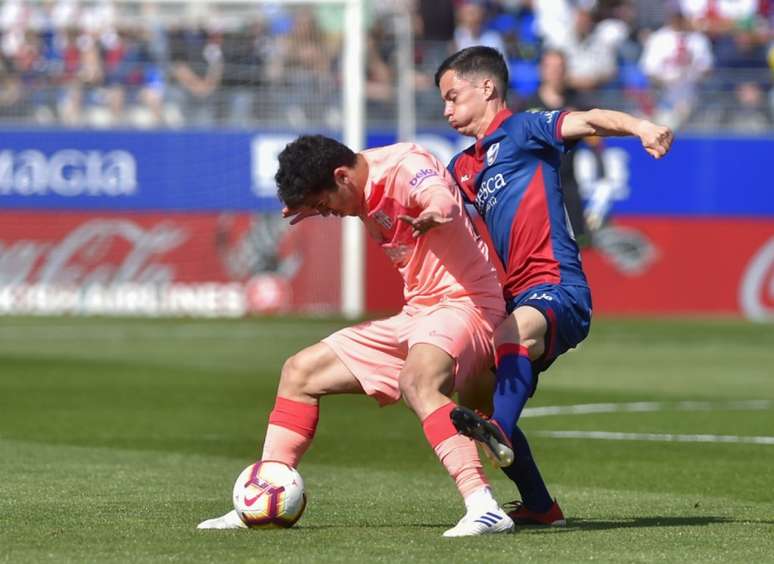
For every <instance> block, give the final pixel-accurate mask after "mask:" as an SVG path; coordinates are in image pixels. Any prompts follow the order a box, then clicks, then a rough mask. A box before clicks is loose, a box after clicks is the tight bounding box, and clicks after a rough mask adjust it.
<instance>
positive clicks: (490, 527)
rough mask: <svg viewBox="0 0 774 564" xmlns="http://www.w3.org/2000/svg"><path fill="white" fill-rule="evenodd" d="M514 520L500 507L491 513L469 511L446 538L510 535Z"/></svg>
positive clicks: (447, 533)
mask: <svg viewBox="0 0 774 564" xmlns="http://www.w3.org/2000/svg"><path fill="white" fill-rule="evenodd" d="M512 531H513V520H512V519H511V518H510V517H508V514H507V513H506V512H505V511H503V510H502V509H501V508H500V507H497V508H495V509H490V510H489V511H472V510H471V511H468V512H467V513H466V514H465V516H464V517H463V518H462V519H460V522H459V523H457V524H456V525H455V526H454V527H452V528H451V529H449V530H448V531H446V532H445V533H444V534H443V536H445V537H474V536H477V535H490V534H493V533H510V532H512Z"/></svg>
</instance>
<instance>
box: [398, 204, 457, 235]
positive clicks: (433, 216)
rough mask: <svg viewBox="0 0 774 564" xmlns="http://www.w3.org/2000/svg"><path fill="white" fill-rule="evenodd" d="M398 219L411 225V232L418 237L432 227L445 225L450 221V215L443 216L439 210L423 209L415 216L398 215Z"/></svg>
mask: <svg viewBox="0 0 774 564" xmlns="http://www.w3.org/2000/svg"><path fill="white" fill-rule="evenodd" d="M398 219H400V220H401V221H403V222H404V223H408V224H409V225H410V226H411V227H412V231H411V234H412V235H413V236H414V237H419V236H420V235H422V234H424V233H427V232H428V231H430V230H431V229H433V228H434V227H438V226H441V225H445V224H447V223H449V222H451V221H452V218H451V217H444V216H442V215H441V214H440V213H439V212H437V211H433V210H425V211H423V212H422V213H420V214H419V215H418V216H417V217H411V216H410V215H399V216H398Z"/></svg>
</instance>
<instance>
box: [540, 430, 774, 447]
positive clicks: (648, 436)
mask: <svg viewBox="0 0 774 564" xmlns="http://www.w3.org/2000/svg"><path fill="white" fill-rule="evenodd" d="M531 434H532V435H537V436H540V437H549V438H552V439H599V440H605V441H655V442H667V443H740V444H753V445H774V437H740V436H737V435H673V434H659V433H611V432H608V431H534V432H532V433H531Z"/></svg>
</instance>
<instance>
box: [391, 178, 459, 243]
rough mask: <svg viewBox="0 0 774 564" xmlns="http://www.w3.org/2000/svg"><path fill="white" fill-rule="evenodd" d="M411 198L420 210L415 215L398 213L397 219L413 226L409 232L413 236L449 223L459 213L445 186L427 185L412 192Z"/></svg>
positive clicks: (455, 202)
mask: <svg viewBox="0 0 774 564" xmlns="http://www.w3.org/2000/svg"><path fill="white" fill-rule="evenodd" d="M412 200H413V201H414V203H415V204H417V205H418V206H419V207H420V208H422V211H421V212H420V213H419V215H418V216H416V217H412V216H410V215H405V214H404V215H399V216H398V219H400V220H401V221H403V222H404V223H408V224H409V225H410V226H411V227H412V228H413V230H412V232H411V233H412V235H413V236H414V237H419V236H420V235H423V234H424V233H427V232H428V231H430V230H431V229H434V228H436V227H440V226H441V225H446V224H447V223H450V222H451V221H453V220H454V215H455V214H457V213H459V207H458V206H457V201H456V200H455V199H454V197H453V196H452V195H451V194H450V193H449V190H448V189H447V188H445V187H442V186H439V185H434V186H428V187H425V188H424V189H423V190H421V191H419V192H418V193H415V194H412Z"/></svg>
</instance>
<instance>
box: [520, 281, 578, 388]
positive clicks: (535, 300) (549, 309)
mask: <svg viewBox="0 0 774 564" xmlns="http://www.w3.org/2000/svg"><path fill="white" fill-rule="evenodd" d="M521 306H530V307H534V308H535V309H536V310H538V311H539V312H540V313H542V314H543V317H545V318H546V322H547V323H548V329H547V331H546V337H545V346H546V348H545V352H544V353H543V356H541V357H540V358H538V359H536V360H535V361H534V362H533V363H532V370H533V372H534V375H535V387H537V375H538V374H540V373H541V372H544V371H545V370H546V369H548V367H549V366H551V364H552V363H553V362H554V360H556V358H557V357H558V356H559V355H560V354H563V353H565V352H567V351H568V350H570V349H574V348H575V347H576V346H578V343H580V342H581V341H582V340H583V339H585V338H586V337H587V336H588V334H589V328H590V327H591V291H590V290H589V288H588V286H575V285H569V284H538V285H537V286H533V287H531V288H530V289H529V290H526V291H525V292H522V293H520V294H519V295H517V296H516V297H514V298H511V299H510V300H508V302H507V308H508V313H509V314H510V313H513V310H515V309H516V308H517V307H521Z"/></svg>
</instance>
